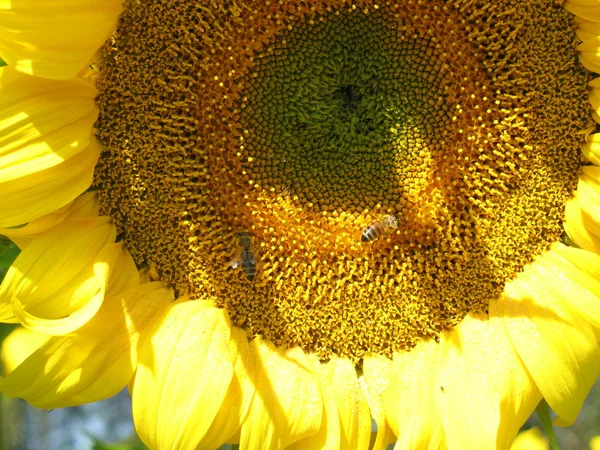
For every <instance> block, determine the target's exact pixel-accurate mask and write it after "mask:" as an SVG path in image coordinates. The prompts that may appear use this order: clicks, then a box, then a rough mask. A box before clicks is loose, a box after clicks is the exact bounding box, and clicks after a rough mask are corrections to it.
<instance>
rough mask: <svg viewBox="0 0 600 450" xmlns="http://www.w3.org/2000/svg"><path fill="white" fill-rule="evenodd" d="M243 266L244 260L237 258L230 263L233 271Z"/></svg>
mask: <svg viewBox="0 0 600 450" xmlns="http://www.w3.org/2000/svg"><path fill="white" fill-rule="evenodd" d="M241 266H242V260H241V259H239V258H237V259H234V260H233V261H230V262H229V267H231V268H232V269H237V268H238V267H241Z"/></svg>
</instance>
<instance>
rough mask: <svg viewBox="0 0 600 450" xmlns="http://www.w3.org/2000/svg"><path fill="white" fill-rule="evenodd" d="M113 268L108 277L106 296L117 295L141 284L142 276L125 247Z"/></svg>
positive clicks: (122, 247) (122, 248)
mask: <svg viewBox="0 0 600 450" xmlns="http://www.w3.org/2000/svg"><path fill="white" fill-rule="evenodd" d="M117 245H120V244H117ZM120 247H121V251H120V253H119V255H118V256H117V258H116V259H115V262H114V267H111V269H110V272H109V277H108V286H107V289H106V295H107V296H112V295H117V294H119V293H120V292H123V291H125V290H127V289H132V288H134V287H135V286H137V285H139V284H140V275H139V272H138V270H137V267H136V265H135V261H134V260H133V258H132V257H131V254H130V253H129V252H128V251H127V249H126V248H125V247H124V246H122V245H121V246H120Z"/></svg>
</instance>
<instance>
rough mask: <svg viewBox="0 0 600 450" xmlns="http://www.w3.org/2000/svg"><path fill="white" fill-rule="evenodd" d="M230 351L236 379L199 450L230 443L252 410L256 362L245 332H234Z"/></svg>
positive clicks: (235, 329)
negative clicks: (251, 353)
mask: <svg viewBox="0 0 600 450" xmlns="http://www.w3.org/2000/svg"><path fill="white" fill-rule="evenodd" d="M229 349H230V351H229V354H230V357H231V360H232V361H235V362H234V365H233V378H232V379H231V384H230V385H229V390H228V391H227V394H225V399H224V400H223V405H222V406H221V409H220V410H219V412H218V413H217V415H216V417H215V420H214V421H213V423H212V425H211V426H210V428H209V430H208V431H207V433H206V435H205V436H204V437H203V438H202V440H201V441H200V442H199V443H198V446H197V448H196V450H202V449H206V450H213V449H215V448H218V447H220V446H221V445H223V444H225V443H226V442H231V440H232V438H233V436H235V434H236V433H238V432H239V430H240V428H241V426H242V423H243V422H244V419H245V418H246V416H247V415H248V411H249V410H250V404H251V403H252V398H253V397H254V383H255V379H254V361H253V360H252V356H251V355H250V348H249V346H248V338H247V337H246V332H245V331H244V330H242V329H241V328H237V327H233V328H232V329H231V341H230V345H229Z"/></svg>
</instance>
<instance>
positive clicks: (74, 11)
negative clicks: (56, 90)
mask: <svg viewBox="0 0 600 450" xmlns="http://www.w3.org/2000/svg"><path fill="white" fill-rule="evenodd" d="M121 11H122V6H121V1H120V0H2V1H0V24H1V25H0V56H1V57H2V59H4V61H6V62H7V63H8V64H9V65H11V66H15V68H16V69H17V70H19V71H21V72H24V73H28V74H30V75H35V76H38V77H45V78H54V79H62V80H67V79H70V78H73V77H74V76H75V75H76V74H77V73H78V72H79V71H80V70H81V69H83V68H84V67H85V66H86V65H87V64H88V62H89V61H90V60H91V58H92V56H93V54H94V53H95V52H96V50H98V48H99V47H100V46H101V45H102V44H103V43H104V41H105V40H106V39H107V38H108V37H109V36H110V34H111V33H112V32H113V31H114V29H115V27H116V24H117V18H118V16H119V14H120V13H121Z"/></svg>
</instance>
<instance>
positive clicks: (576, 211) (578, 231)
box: [563, 192, 600, 253]
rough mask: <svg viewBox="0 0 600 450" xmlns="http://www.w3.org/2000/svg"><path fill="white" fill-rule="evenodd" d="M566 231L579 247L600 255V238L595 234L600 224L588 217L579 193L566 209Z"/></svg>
mask: <svg viewBox="0 0 600 450" xmlns="http://www.w3.org/2000/svg"><path fill="white" fill-rule="evenodd" d="M563 225H564V228H565V231H566V232H567V234H568V235H569V237H570V238H571V240H572V241H573V242H575V244H577V245H578V246H579V247H581V248H583V249H586V250H590V251H593V252H597V253H600V236H599V235H597V234H595V231H594V230H596V229H597V227H598V224H597V223H596V222H595V221H594V220H593V219H592V218H591V217H590V216H589V215H587V214H586V213H585V212H584V211H583V210H582V209H581V205H580V203H579V198H578V196H577V192H576V193H575V197H574V198H572V199H571V200H569V201H568V202H567V204H566V207H565V221H564V223H563Z"/></svg>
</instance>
